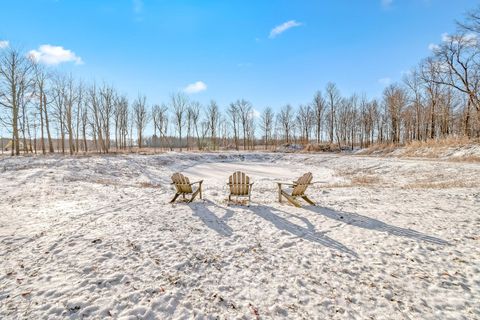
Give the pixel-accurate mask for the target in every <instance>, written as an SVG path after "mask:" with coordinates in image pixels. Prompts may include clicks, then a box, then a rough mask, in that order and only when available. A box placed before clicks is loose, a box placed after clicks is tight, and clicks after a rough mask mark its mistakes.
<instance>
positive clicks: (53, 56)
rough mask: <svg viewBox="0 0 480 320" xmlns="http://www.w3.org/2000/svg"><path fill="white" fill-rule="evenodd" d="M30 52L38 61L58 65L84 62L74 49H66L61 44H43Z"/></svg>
mask: <svg viewBox="0 0 480 320" xmlns="http://www.w3.org/2000/svg"><path fill="white" fill-rule="evenodd" d="M28 54H29V56H30V57H32V58H33V59H34V60H35V61H37V62H38V63H43V64H47V65H58V64H60V63H64V62H74V63H75V64H83V60H82V58H80V57H79V56H77V55H76V54H75V53H74V52H73V51H71V50H68V49H64V48H63V47H61V46H52V45H49V44H42V45H41V46H40V47H38V50H31V51H30V52H29V53H28Z"/></svg>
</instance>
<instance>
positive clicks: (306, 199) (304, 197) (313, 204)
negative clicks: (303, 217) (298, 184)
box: [302, 195, 315, 206]
mask: <svg viewBox="0 0 480 320" xmlns="http://www.w3.org/2000/svg"><path fill="white" fill-rule="evenodd" d="M302 198H303V200H305V201H307V202H308V203H310V204H311V205H312V206H315V202H313V201H312V200H310V199H309V198H308V197H307V196H306V195H303V196H302Z"/></svg>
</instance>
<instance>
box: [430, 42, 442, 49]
mask: <svg viewBox="0 0 480 320" xmlns="http://www.w3.org/2000/svg"><path fill="white" fill-rule="evenodd" d="M438 49H440V46H439V45H438V44H435V43H430V44H429V45H428V50H430V51H436V50H438Z"/></svg>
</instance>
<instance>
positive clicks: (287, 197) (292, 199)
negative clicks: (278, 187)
mask: <svg viewBox="0 0 480 320" xmlns="http://www.w3.org/2000/svg"><path fill="white" fill-rule="evenodd" d="M282 195H283V196H284V197H285V198H286V199H287V200H288V201H289V202H290V203H291V204H293V205H294V206H295V207H298V208H300V207H301V205H300V203H298V202H297V201H296V200H295V199H294V198H293V197H292V196H290V195H289V194H288V193H286V192H285V191H282Z"/></svg>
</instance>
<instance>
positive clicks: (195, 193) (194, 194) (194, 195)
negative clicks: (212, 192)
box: [188, 189, 202, 203]
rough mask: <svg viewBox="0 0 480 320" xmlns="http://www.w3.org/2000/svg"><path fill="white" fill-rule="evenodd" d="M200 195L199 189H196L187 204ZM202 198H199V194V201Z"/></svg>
mask: <svg viewBox="0 0 480 320" xmlns="http://www.w3.org/2000/svg"><path fill="white" fill-rule="evenodd" d="M198 193H200V189H197V191H195V192H194V193H193V194H192V197H191V198H190V200H189V201H188V203H190V202H192V201H193V200H194V199H195V197H196V196H197V194H198ZM201 198H202V196H201V193H200V199H201Z"/></svg>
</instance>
